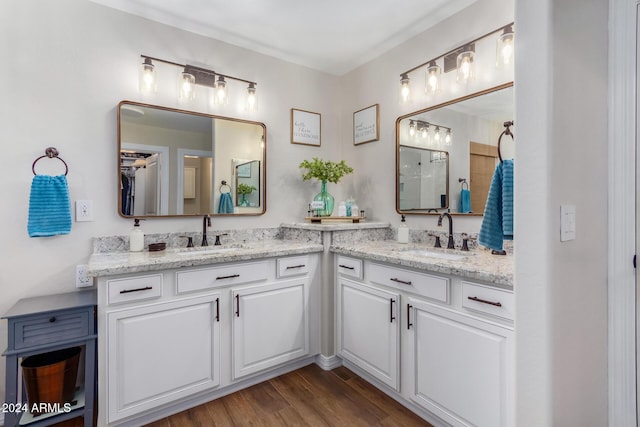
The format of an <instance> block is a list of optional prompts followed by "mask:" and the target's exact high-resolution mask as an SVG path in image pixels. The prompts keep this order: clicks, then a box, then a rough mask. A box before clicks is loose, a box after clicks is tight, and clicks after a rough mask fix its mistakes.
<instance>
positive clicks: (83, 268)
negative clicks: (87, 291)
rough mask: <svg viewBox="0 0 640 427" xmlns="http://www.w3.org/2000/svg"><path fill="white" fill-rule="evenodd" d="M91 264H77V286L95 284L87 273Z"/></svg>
mask: <svg viewBox="0 0 640 427" xmlns="http://www.w3.org/2000/svg"><path fill="white" fill-rule="evenodd" d="M88 269H89V266H88V265H87V264H80V265H76V287H77V288H86V287H89V286H93V280H91V277H89V276H88V275H87V270H88Z"/></svg>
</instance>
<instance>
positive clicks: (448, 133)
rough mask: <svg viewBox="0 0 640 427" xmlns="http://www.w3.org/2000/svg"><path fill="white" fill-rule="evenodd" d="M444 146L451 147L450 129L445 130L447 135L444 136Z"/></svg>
mask: <svg viewBox="0 0 640 427" xmlns="http://www.w3.org/2000/svg"><path fill="white" fill-rule="evenodd" d="M444 144H445V145H447V146H449V145H451V129H447V133H446V134H445V135H444Z"/></svg>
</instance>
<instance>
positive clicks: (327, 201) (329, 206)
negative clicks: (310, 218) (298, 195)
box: [313, 181, 335, 216]
mask: <svg viewBox="0 0 640 427" xmlns="http://www.w3.org/2000/svg"><path fill="white" fill-rule="evenodd" d="M313 201H314V202H318V201H320V202H323V203H324V209H316V210H315V211H314V212H315V214H316V215H317V216H331V214H332V213H333V204H334V202H335V199H334V198H333V196H332V195H331V194H329V193H328V192H327V181H322V187H321V189H320V192H319V193H318V194H317V195H316V197H314V198H313Z"/></svg>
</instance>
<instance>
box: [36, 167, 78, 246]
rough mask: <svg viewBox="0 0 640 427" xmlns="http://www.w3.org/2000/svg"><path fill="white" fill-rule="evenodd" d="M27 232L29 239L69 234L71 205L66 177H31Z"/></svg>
mask: <svg viewBox="0 0 640 427" xmlns="http://www.w3.org/2000/svg"><path fill="white" fill-rule="evenodd" d="M27 231H28V232H29V237H42V236H55V235H57V234H69V233H70V232H71V203H70V201H69V186H68V185H67V177H66V176H64V175H59V176H49V175H35V176H34V177H33V181H32V182H31V196H30V199H29V221H28V222H27Z"/></svg>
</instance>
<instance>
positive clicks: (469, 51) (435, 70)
mask: <svg viewBox="0 0 640 427" xmlns="http://www.w3.org/2000/svg"><path fill="white" fill-rule="evenodd" d="M498 33H501V34H500V35H499V36H498V37H497V39H496V66H497V67H502V66H508V65H510V64H511V63H512V62H513V55H514V32H513V22H512V23H510V24H508V25H505V26H503V27H500V28H498V29H496V30H493V31H491V32H490V33H487V34H485V35H483V36H481V37H478V38H477V39H475V40H472V41H470V42H468V43H466V44H465V45H463V46H460V47H458V48H456V49H453V50H450V51H449V52H447V53H445V54H444V55H440V56H438V57H437V58H433V59H430V60H429V61H427V62H425V63H422V64H420V65H417V66H415V67H413V68H412V69H410V70H407V71H405V72H404V73H402V74H400V102H401V103H407V102H409V101H410V100H411V79H410V77H409V74H411V73H413V72H414V71H417V70H419V69H422V68H426V70H425V88H424V92H425V94H427V95H428V96H433V95H435V94H437V93H438V92H440V90H441V89H442V82H441V76H442V72H443V70H444V72H445V73H448V72H449V71H453V70H456V81H457V82H458V83H460V84H466V83H468V82H469V81H471V80H473V79H474V77H475V62H476V54H475V47H476V46H475V45H476V43H478V42H480V41H481V40H483V39H486V38H489V37H495V36H496V34H498ZM439 63H441V64H442V67H441V66H440V65H439Z"/></svg>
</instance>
